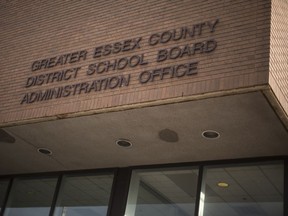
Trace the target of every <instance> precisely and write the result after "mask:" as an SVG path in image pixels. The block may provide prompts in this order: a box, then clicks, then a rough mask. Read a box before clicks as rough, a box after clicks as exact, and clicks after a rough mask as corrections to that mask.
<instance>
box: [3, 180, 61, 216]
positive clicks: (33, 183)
mask: <svg viewBox="0 0 288 216" xmlns="http://www.w3.org/2000/svg"><path fill="white" fill-rule="evenodd" d="M56 183H57V178H41V179H40V178H39V179H20V178H19V179H15V181H14V182H13V185H12V189H11V192H10V194H9V198H8V203H7V207H6V209H5V212H4V215H5V216H18V215H19V216H39V215H41V216H45V215H47V216H48V215H49V211H50V206H51V204H52V200H53V195H54V191H55V187H56Z"/></svg>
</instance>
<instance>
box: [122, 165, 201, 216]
mask: <svg viewBox="0 0 288 216" xmlns="http://www.w3.org/2000/svg"><path fill="white" fill-rule="evenodd" d="M197 181H198V169H195V168H191V167H189V168H187V167H186V168H171V169H153V170H136V171H134V172H133V173H132V179H131V183H130V188H129V196H128V202H127V206H126V212H125V215H126V216H147V215H151V216H152V215H153V216H193V215H194V211H195V201H196V192H197Z"/></svg>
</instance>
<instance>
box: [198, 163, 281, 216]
mask: <svg viewBox="0 0 288 216" xmlns="http://www.w3.org/2000/svg"><path fill="white" fill-rule="evenodd" d="M204 176H206V177H204V183H203V184H202V185H203V186H202V192H201V202H202V203H200V209H199V212H200V214H199V216H283V191H284V189H283V188H284V168H283V165H282V164H270V165H257V164H256V165H249V166H234V167H232V166H225V167H221V168H219V167H210V168H207V169H206V170H204Z"/></svg>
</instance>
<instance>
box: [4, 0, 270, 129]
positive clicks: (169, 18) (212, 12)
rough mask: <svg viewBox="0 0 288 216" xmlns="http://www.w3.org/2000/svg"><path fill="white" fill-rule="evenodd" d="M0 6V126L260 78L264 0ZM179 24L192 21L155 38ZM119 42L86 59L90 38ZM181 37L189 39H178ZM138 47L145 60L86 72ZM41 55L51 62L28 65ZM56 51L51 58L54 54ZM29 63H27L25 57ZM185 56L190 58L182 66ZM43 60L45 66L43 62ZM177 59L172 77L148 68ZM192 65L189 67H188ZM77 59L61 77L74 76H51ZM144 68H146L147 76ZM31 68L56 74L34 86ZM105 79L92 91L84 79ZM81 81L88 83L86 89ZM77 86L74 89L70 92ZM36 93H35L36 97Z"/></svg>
mask: <svg viewBox="0 0 288 216" xmlns="http://www.w3.org/2000/svg"><path fill="white" fill-rule="evenodd" d="M0 14H1V16H0V26H1V34H0V65H1V71H0V86H1V92H0V125H7V124H9V123H13V122H14V123H17V122H22V121H24V120H32V119H38V118H42V117H51V116H56V115H65V114H66V113H78V112H86V111H89V110H90V111H91V110H99V109H106V108H110V107H124V106H126V105H130V104H139V103H143V102H151V101H157V100H158V101H159V100H166V99H171V98H177V97H186V96H191V95H197V94H203V93H208V92H214V91H222V90H229V89H234V88H244V87H250V86H257V85H263V84H267V82H268V67H269V60H268V59H269V33H270V1H268V0H253V1H251V0H217V1H211V0H194V1H189V0H182V1H180V0H179V1H168V0H166V1H164V0H163V1H159V0H151V1H104V0H103V1H89V0H82V1H72V0H67V1H44V0H42V1H35V0H34V1H33V0H27V1H20V0H10V1H8V0H7V1H4V0H2V1H0ZM216 20H219V21H216ZM216 22H217V23H216ZM199 24H200V25H199ZM184 27H186V29H188V30H189V31H192V30H193V28H194V30H195V32H194V35H193V36H192V34H191V36H188V35H187V37H186V38H185V39H184V38H182V39H179V40H175V41H173V40H171V41H169V42H167V43H164V42H165V41H166V39H167V40H168V38H169V37H170V34H171V31H172V30H173V29H175V30H176V33H177V34H178V36H179V35H181V34H180V33H181V32H180V30H182V29H184V30H185V28H184ZM200 29H201V34H200V33H199V32H200ZM184 30H183V31H184ZM163 32H165V33H163ZM169 32H170V33H169ZM172 32H173V31H172ZM162 33H163V35H162V36H163V38H162V39H163V41H162V42H163V43H158V44H156V45H149V38H150V36H151V35H153V34H156V35H154V36H153V37H152V39H153V40H152V43H154V42H155V41H157V39H158V37H160V36H161V34H162ZM177 34H176V35H177ZM139 38H141V41H140V42H139V43H138V46H137V42H135V41H137V40H140V39H139ZM129 40H131V41H132V42H131V41H129ZM124 41H126V42H125V43H126V44H127V46H126V47H125V48H123V47H122V48H123V49H124V50H125V51H123V52H119V53H114V54H113V53H112V54H109V55H106V56H100V57H96V58H93V54H94V51H95V48H96V47H99V46H104V45H109V44H115V43H116V42H121V43H122V44H124ZM127 41H128V42H127ZM207 41H208V42H207ZM130 42H131V43H130ZM129 43H130V45H129ZM155 43H156V42H155ZM216 43H217V47H216V48H215V44H216ZM118 45H119V44H118ZM118 45H116V46H118ZM185 45H188V46H187V47H186V48H185ZM193 46H194V47H193ZM173 47H178V48H175V49H174V50H173V52H172V57H175V56H177V55H178V54H177V52H179V53H180V52H181V53H182V54H181V55H183V56H182V57H181V58H180V57H178V58H176V59H168V60H165V61H159V62H157V56H158V52H159V50H163V49H166V50H168V51H169V50H170V49H171V48H173ZM108 48H109V46H108ZM193 48H195V49H194V51H195V54H194V55H193V52H192V51H193ZM84 50H85V51H84ZM179 50H180V51H179ZM188 50H189V51H188ZM191 50H192V51H191ZM80 51H82V53H81V52H80ZM86 51H87V54H85V53H86ZM118 51H119V50H118ZM115 52H117V49H115ZM163 52H164V51H163ZM73 53H74V54H73ZM64 54H70V55H69V56H68V58H72V60H71V59H70V61H71V62H72V63H66V64H64V60H65V59H64V58H66V57H67V55H66V56H64ZM84 54H85V55H84ZM142 54H143V56H144V62H148V64H143V65H137V66H135V67H129V66H127V67H125V68H124V69H122V70H121V69H119V70H112V69H111V68H110V69H109V70H108V72H103V73H100V72H101V67H99V70H98V72H99V74H98V73H97V72H95V73H93V74H92V75H87V70H88V68H89V65H90V64H96V66H97V65H98V64H99V63H100V62H106V61H110V62H113V61H114V60H115V59H118V60H119V59H121V58H124V57H127V58H128V59H130V58H131V57H132V56H136V57H134V60H133V58H132V60H133V61H134V63H135V62H137V61H138V57H139V56H141V55H142ZM72 55H73V57H71V56H72ZM81 55H82V57H81ZM96 55H98V54H96ZM99 55H101V54H99ZM173 55H174V56H173ZM61 56H62V57H61ZM54 57H56V58H54ZM85 57H86V58H85ZM60 58H61V59H60ZM43 59H50V64H47V61H43V62H42V63H43V66H42V67H41V69H39V70H37V69H38V68H39V67H40V66H38V63H37V62H38V60H43ZM55 59H56V60H55ZM59 59H60V60H59ZM63 59H64V60H63ZM84 59H85V60H84ZM58 60H59V62H58V64H57V65H56V63H55V61H58ZM78 60H79V61H78ZM53 61H54V62H53ZM67 61H69V60H67ZM133 61H132V63H133ZM34 62H36V63H35V64H33V63H34ZM123 62H124V60H123ZM191 62H198V63H197V65H196V64H191V65H190V66H189V65H188V66H187V64H189V63H191ZM61 63H63V64H62V65H61ZM124 63H125V62H124ZM132 63H131V64H132ZM45 65H46V66H47V68H44V67H46V66H45ZM55 65H56V66H55ZM100 65H101V64H100ZM103 65H104V63H102V66H103ZM178 65H181V66H179V68H178V69H179V70H178V72H179V73H178V75H179V76H180V75H181V73H182V74H185V75H184V76H180V77H176V76H175V73H174V75H173V76H174V78H171V76H172V69H171V68H170V69H169V68H168V69H165V70H164V71H166V74H163V70H156V69H161V68H164V67H172V66H175V67H176V66H178ZM48 66H51V67H49V68H48ZM94 66H95V65H94ZM120 66H121V65H120ZM196 66H197V74H194V73H195V72H196ZM77 67H81V69H79V70H78V72H77V76H76V72H75V71H76V69H75V71H74V72H75V73H74V74H73V73H72V72H71V71H68V72H66V75H67V76H66V78H67V79H68V78H69V74H70V75H71V76H73V75H75V77H76V78H73V77H71V78H70V79H69V80H66V81H59V82H57V81H56V80H57V79H58V78H59V76H60V75H59V74H60V72H62V71H63V70H64V72H65V71H66V70H68V69H70V68H77ZM103 67H104V66H103ZM103 67H102V68H103ZM188 67H190V70H188V69H187V68H188ZM91 68H93V67H92V66H91ZM185 68H186V69H185ZM33 70H34V71H33ZM155 70H156V71H155ZM144 71H148V72H145V73H143V77H142V81H143V82H144V81H146V80H148V78H149V76H151V77H150V79H149V81H147V82H146V83H143V84H141V83H140V82H139V75H140V74H141V73H142V72H144ZM153 71H154V72H153ZM167 71H168V72H167ZM56 72H57V73H56ZM58 72H59V73H58ZM91 73H92V72H91ZM49 74H50V75H49ZM151 74H154V80H153V82H152V75H151ZM157 74H158V75H157ZM161 74H162V75H163V77H162V78H163V79H162V80H161V76H160V75H161ZM40 75H42V78H41V79H42V81H43V80H44V78H43V77H44V76H46V78H45V79H47V80H49V79H51V80H52V77H53V76H55V78H54V81H53V82H50V81H47V80H45V81H43V82H48V83H46V84H45V83H44V84H42V85H34V86H33V85H32V84H31V83H32V81H33V80H35V78H36V77H39V76H40ZM57 76H58V78H57ZM119 76H120V77H121V76H122V77H125V78H127V77H128V76H130V80H129V85H128V84H127V85H126V86H125V83H123V85H122V86H121V87H120V86H119V85H117V82H118V81H119V80H118V79H117V77H119ZM29 77H30V78H29ZM31 77H32V78H31ZM146 78H147V79H146ZM29 79H30V81H31V83H30V81H29ZM41 79H40V81H39V83H40V82H41ZM59 79H60V78H59ZM127 79H128V78H127ZM96 80H98V81H96ZM99 80H102V81H99ZM103 80H104V81H103ZM105 80H106V81H107V80H109V82H110V87H114V86H116V87H115V88H110V89H109V88H108V89H106V90H104V87H102V88H103V89H102V90H101V91H100V90H99V89H98V90H97V91H95V88H94V89H93V88H92V83H94V84H95V83H96V84H97V83H98V86H99V83H100V82H102V84H103V83H104V82H105ZM94 81H95V82H94ZM83 83H84V84H83ZM30 84H31V86H29V85H30ZM77 84H78V87H77ZM104 84H105V83H104ZM104 84H103V85H104ZM79 85H80V86H79ZM85 85H89V89H90V88H91V91H89V92H90V93H88V90H87V88H86V89H85ZM27 86H28V87H27ZM65 86H68V87H65ZM60 88H62V90H63V89H65V88H66V96H67V94H68V93H67V92H70V94H69V96H67V97H64V96H63V94H64V93H63V92H62V93H61V91H60V90H59V89H60ZM79 88H83V89H82V90H81V91H79ZM48 89H52V90H53V89H54V90H59V91H60V93H59V92H58V93H59V95H60V96H59V97H58V98H55V96H54V97H53V96H52V99H51V100H50V99H49V97H50V96H49V94H50V93H49V92H48ZM63 91H64V90H63ZM39 92H41V94H42V96H41V97H42V99H39V98H41V97H40V96H39V95H40V93H39ZM45 92H46V93H45ZM47 92H48V93H47ZM79 92H81V94H79ZM35 95H36V96H37V97H38V99H37V100H36V99H35V98H36V96H35ZM33 97H34V98H33ZM45 98H46V99H47V98H48V99H49V100H48V99H47V100H46V99H45ZM21 103H22V104H21Z"/></svg>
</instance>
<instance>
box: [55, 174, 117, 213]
mask: <svg viewBox="0 0 288 216" xmlns="http://www.w3.org/2000/svg"><path fill="white" fill-rule="evenodd" d="M112 183H113V175H112V174H111V175H110V174H109V175H85V176H66V177H64V178H63V181H62V185H61V189H60V194H59V196H58V200H57V206H56V209H55V213H54V216H83V215H85V216H90V215H91V216H92V215H93V216H95V215H97V216H102V215H106V214H107V209H108V203H109V198H110V193H111V188H112Z"/></svg>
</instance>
